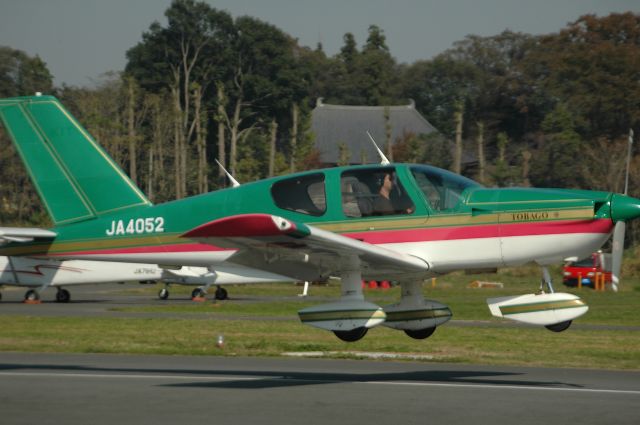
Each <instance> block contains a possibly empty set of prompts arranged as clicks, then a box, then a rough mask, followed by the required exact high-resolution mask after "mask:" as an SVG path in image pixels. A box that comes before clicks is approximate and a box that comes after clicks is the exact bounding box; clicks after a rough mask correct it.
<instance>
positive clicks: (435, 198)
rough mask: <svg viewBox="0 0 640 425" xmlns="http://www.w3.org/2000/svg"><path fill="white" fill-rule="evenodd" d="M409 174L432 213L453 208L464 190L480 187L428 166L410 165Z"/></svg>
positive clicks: (459, 176)
mask: <svg viewBox="0 0 640 425" xmlns="http://www.w3.org/2000/svg"><path fill="white" fill-rule="evenodd" d="M411 174H412V175H413V178H414V179H415V181H416V183H417V184H418V187H419V188H420V190H421V191H422V193H423V194H424V198H425V200H426V201H427V203H428V204H429V206H430V207H431V209H432V210H433V211H434V212H435V211H446V210H451V209H453V208H455V207H456V206H457V205H458V203H459V202H460V200H461V195H462V192H464V191H465V189H467V188H470V187H482V185H481V184H480V183H478V182H475V181H473V180H471V179H468V178H466V177H463V176H461V175H459V174H455V173H452V172H450V171H447V170H443V169H441V168H436V167H431V166H429V165H412V166H411Z"/></svg>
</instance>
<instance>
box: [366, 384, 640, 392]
mask: <svg viewBox="0 0 640 425" xmlns="http://www.w3.org/2000/svg"><path fill="white" fill-rule="evenodd" d="M356 383H358V384H373V385H399V386H416V387H448V388H452V387H453V388H455V387H463V388H474V389H476V388H481V389H507V390H533V391H571V392H585V393H605V394H607V393H608V394H631V395H640V390H608V389H597V388H565V387H534V386H532V385H501V384H493V385H490V384H462V383H460V384H447V383H441V382H393V381H391V382H389V381H364V382H356Z"/></svg>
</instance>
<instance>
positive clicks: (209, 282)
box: [0, 229, 291, 302]
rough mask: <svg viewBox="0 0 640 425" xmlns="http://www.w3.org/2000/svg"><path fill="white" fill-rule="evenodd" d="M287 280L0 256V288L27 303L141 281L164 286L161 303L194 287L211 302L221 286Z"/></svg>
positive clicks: (222, 292) (245, 271) (234, 271)
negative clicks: (13, 289) (50, 294)
mask: <svg viewBox="0 0 640 425" xmlns="http://www.w3.org/2000/svg"><path fill="white" fill-rule="evenodd" d="M0 230H1V229H0ZM287 280H291V279H289V278H285V277H282V276H278V275H274V274H271V275H268V274H265V273H264V272H257V271H255V270H252V269H249V268H246V267H237V266H233V265H231V266H222V267H217V268H216V270H212V269H208V268H206V267H161V266H157V265H155V264H143V263H116V262H105V261H86V260H66V261H57V260H51V259H45V258H33V257H2V256H0V286H22V287H26V288H29V289H28V290H27V292H26V293H25V296H24V298H25V300H28V301H35V300H38V299H40V292H42V291H43V290H45V289H46V288H48V287H55V288H57V293H56V301H58V302H69V300H70V299H71V295H70V293H69V291H68V290H67V289H65V287H66V286H72V285H86V284H92V283H114V282H145V281H161V282H164V283H165V287H164V288H162V289H161V290H160V291H159V292H158V297H159V298H160V299H163V300H166V299H167V298H169V285H171V284H180V285H195V286H197V288H195V289H194V290H193V291H192V293H191V295H192V297H194V298H195V297H204V296H205V295H206V294H207V291H208V289H209V288H210V287H211V286H213V285H215V286H216V287H217V288H216V291H215V298H216V299H220V300H223V299H226V298H227V296H228V293H227V290H226V289H225V288H223V287H222V285H230V284H239V283H249V282H252V283H261V282H281V281H287ZM0 299H2V294H0Z"/></svg>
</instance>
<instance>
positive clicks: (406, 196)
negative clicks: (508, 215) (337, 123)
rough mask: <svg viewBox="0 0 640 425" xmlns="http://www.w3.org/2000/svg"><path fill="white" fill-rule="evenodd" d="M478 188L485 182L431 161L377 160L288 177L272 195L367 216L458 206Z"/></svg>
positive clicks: (310, 210)
mask: <svg viewBox="0 0 640 425" xmlns="http://www.w3.org/2000/svg"><path fill="white" fill-rule="evenodd" d="M401 167H402V168H401ZM407 171H408V172H407ZM412 177H413V178H412ZM338 181H339V192H337V189H338ZM472 187H481V185H480V184H478V183H476V182H474V181H473V180H470V179H467V178H465V177H462V176H460V175H458V174H454V173H451V172H449V171H446V170H442V169H440V168H436V167H431V166H428V165H407V166H397V165H389V166H380V165H375V166H365V167H353V168H343V169H327V170H324V171H321V172H312V173H306V174H300V175H294V176H291V177H287V178H283V179H281V180H279V181H277V182H275V183H274V184H273V186H272V187H271V196H272V198H273V201H274V203H275V205H276V206H277V207H278V208H280V209H283V210H288V211H293V212H296V213H300V214H305V215H311V216H316V217H321V216H324V215H325V214H326V213H327V211H330V210H331V211H334V213H333V214H339V210H337V208H336V207H340V209H341V213H342V216H343V217H346V218H361V217H362V218H365V217H375V216H387V215H391V216H392V215H410V214H413V213H414V212H415V211H416V205H418V204H419V205H424V204H425V203H426V207H427V209H428V210H430V213H435V214H437V213H438V212H441V211H448V210H452V209H455V208H456V207H457V206H458V205H459V203H460V201H461V199H462V196H463V195H462V194H463V192H464V191H465V190H466V189H467V188H472ZM338 193H339V197H340V198H339V199H338ZM420 194H422V196H424V199H425V202H424V203H423V202H422V200H421V199H419V196H420ZM332 205H333V206H334V207H331V206H332ZM332 208H333V209H332Z"/></svg>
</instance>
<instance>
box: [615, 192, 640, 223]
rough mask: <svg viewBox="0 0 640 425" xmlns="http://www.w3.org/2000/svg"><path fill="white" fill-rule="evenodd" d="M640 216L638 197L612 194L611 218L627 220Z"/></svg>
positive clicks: (616, 220)
mask: <svg viewBox="0 0 640 425" xmlns="http://www.w3.org/2000/svg"><path fill="white" fill-rule="evenodd" d="M638 217H640V199H636V198H632V197H630V196H626V195H620V194H617V193H616V194H614V195H613V198H612V199H611V220H613V222H614V223H615V222H618V221H628V220H632V219H634V218H638Z"/></svg>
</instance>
